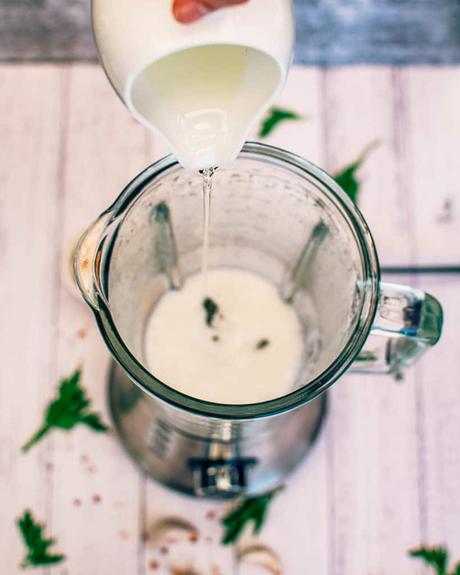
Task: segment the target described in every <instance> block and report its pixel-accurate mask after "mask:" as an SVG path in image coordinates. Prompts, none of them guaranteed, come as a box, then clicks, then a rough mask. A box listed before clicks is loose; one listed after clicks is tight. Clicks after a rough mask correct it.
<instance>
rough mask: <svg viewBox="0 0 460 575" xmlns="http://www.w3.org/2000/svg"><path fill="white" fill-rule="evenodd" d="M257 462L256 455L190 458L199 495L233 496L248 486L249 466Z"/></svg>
mask: <svg viewBox="0 0 460 575" xmlns="http://www.w3.org/2000/svg"><path fill="white" fill-rule="evenodd" d="M256 463H257V459H256V458H254V457H244V458H234V459H206V458H195V459H190V460H189V465H190V467H191V469H192V472H193V480H194V487H195V493H196V494H197V495H206V496H208V497H209V496H212V495H216V496H219V497H222V496H225V495H227V496H228V497H232V496H235V495H241V494H243V493H244V492H245V490H246V487H247V472H248V468H249V467H252V466H253V465H255V464H256Z"/></svg>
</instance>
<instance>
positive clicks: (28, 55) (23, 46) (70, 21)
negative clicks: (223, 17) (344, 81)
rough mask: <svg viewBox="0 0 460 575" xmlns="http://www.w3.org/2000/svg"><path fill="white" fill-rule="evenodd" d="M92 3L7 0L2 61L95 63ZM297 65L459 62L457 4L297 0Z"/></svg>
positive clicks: (450, 0)
mask: <svg viewBox="0 0 460 575" xmlns="http://www.w3.org/2000/svg"><path fill="white" fill-rule="evenodd" d="M89 8H90V2H89V1H88V0H69V1H68V2H66V3H65V4H64V3H62V2H59V0H40V1H36V0H35V1H33V0H21V1H20V2H17V1H15V0H2V1H1V2H0V39H1V41H0V59H2V60H35V61H37V60H61V61H62V60H66V61H68V60H95V58H96V54H95V48H94V44H93V39H92V35H91V30H90V15H89V12H90V9H89ZM295 8H296V24H297V50H296V61H297V62H298V63H303V64H309V65H328V66H331V65H332V66H336V65H343V64H356V63H374V64H420V63H432V64H446V63H458V62H460V40H459V38H460V34H458V30H459V29H460V7H459V5H458V2H457V0H437V1H436V2H426V1H424V2H420V1H419V0H399V1H397V2H395V0H384V1H382V0H368V1H366V2H350V1H349V0H329V1H328V2H303V1H302V0H296V2H295Z"/></svg>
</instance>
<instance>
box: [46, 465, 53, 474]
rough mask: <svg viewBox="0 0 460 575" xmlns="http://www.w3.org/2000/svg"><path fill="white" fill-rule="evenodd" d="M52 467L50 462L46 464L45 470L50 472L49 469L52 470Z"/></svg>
mask: <svg viewBox="0 0 460 575" xmlns="http://www.w3.org/2000/svg"><path fill="white" fill-rule="evenodd" d="M53 469H54V465H53V464H52V463H47V464H46V471H49V472H51V471H53Z"/></svg>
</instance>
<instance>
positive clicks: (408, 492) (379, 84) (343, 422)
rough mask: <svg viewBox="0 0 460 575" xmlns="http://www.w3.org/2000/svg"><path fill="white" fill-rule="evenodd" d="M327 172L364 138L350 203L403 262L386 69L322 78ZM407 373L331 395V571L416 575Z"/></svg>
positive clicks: (396, 134)
mask: <svg viewBox="0 0 460 575" xmlns="http://www.w3.org/2000/svg"><path fill="white" fill-rule="evenodd" d="M323 97H324V100H325V110H326V132H327V167H328V168H329V170H330V171H335V170H336V169H337V168H338V167H339V166H341V165H343V164H346V163H348V162H349V161H350V160H352V159H353V158H354V157H356V155H357V154H359V152H360V151H361V150H362V149H363V147H364V146H366V145H367V144H368V143H369V142H370V141H372V140H374V139H375V138H378V139H379V140H380V142H381V143H380V146H379V147H378V148H377V149H376V150H375V151H374V152H373V153H372V155H371V156H370V157H369V159H368V160H367V161H366V162H365V165H364V166H363V168H362V171H361V174H360V176H361V177H362V181H363V189H362V194H361V198H360V201H361V203H362V208H363V211H364V213H365V216H366V217H367V218H368V220H369V223H370V225H371V229H372V231H373V233H374V235H375V237H376V241H377V245H378V248H379V251H380V256H381V259H382V260H384V261H389V260H390V258H391V260H390V261H398V262H401V261H407V259H410V255H411V254H410V252H411V249H410V246H411V242H412V239H411V237H410V218H409V216H410V213H411V212H410V208H411V206H410V204H409V201H410V197H409V195H408V194H407V193H405V181H404V177H403V175H401V174H400V167H399V163H398V161H399V157H400V155H401V153H402V149H401V145H400V140H401V130H400V121H399V113H400V112H399V100H398V97H397V91H396V90H395V79H394V77H393V74H392V72H391V71H390V70H389V69H382V68H360V69H359V68H358V69H350V68H344V69H340V70H334V71H328V72H326V73H325V80H324V96H323ZM414 398H415V396H414V374H413V372H412V373H408V374H407V376H406V378H405V381H404V383H402V384H397V383H395V382H394V381H392V380H391V378H388V377H387V378H385V377H380V376H374V377H372V376H353V377H350V376H346V377H344V378H343V379H342V381H339V382H338V383H337V384H336V385H335V386H334V388H333V390H332V392H331V416H330V418H331V421H330V426H329V430H330V442H331V447H330V468H329V481H330V483H331V489H332V509H331V511H332V517H333V543H332V559H331V572H332V573H335V574H337V575H346V574H350V575H352V574H353V575H356V573H382V572H385V573H392V574H395V575H396V574H398V575H403V574H405V575H407V574H408V573H415V572H418V569H417V567H418V566H417V565H414V563H413V562H411V561H410V560H409V559H408V558H407V556H406V552H407V549H408V548H410V547H411V546H413V545H414V544H415V543H417V541H418V539H419V512H418V494H417V444H416V439H415V437H416V435H415V432H416V419H415V408H414Z"/></svg>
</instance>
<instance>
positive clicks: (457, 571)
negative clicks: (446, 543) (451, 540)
mask: <svg viewBox="0 0 460 575" xmlns="http://www.w3.org/2000/svg"><path fill="white" fill-rule="evenodd" d="M451 575H460V563H456V564H455V565H454V569H453V571H452V573H451Z"/></svg>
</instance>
